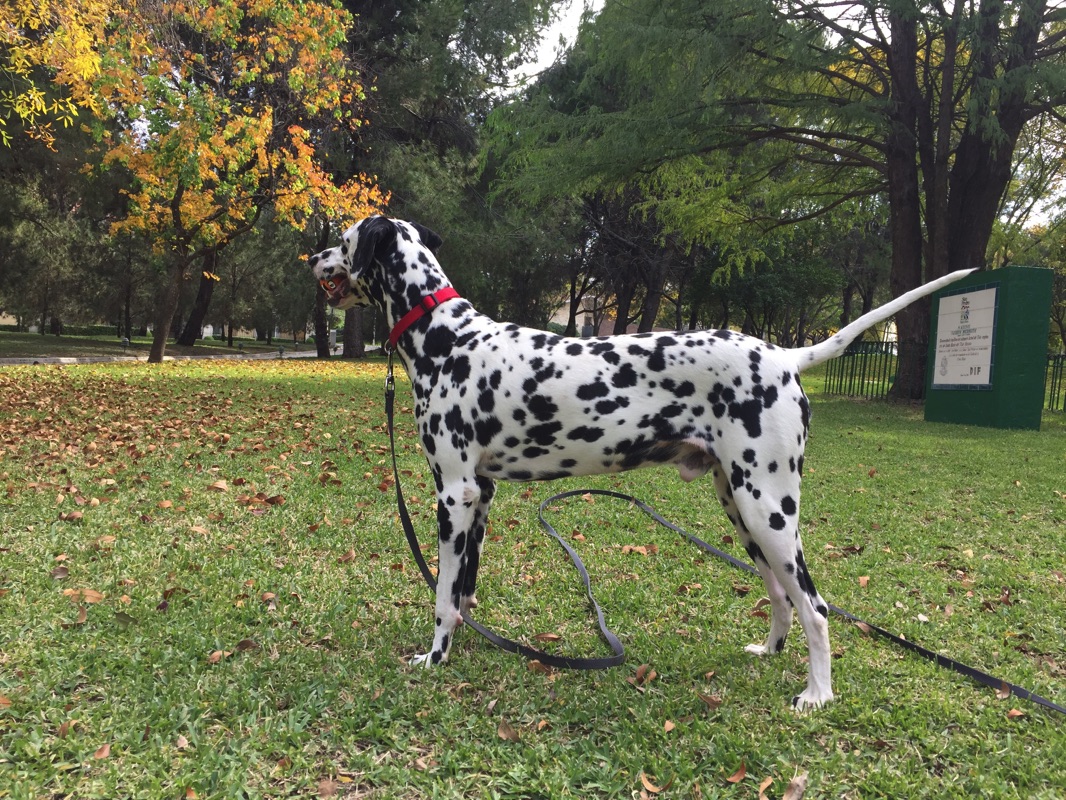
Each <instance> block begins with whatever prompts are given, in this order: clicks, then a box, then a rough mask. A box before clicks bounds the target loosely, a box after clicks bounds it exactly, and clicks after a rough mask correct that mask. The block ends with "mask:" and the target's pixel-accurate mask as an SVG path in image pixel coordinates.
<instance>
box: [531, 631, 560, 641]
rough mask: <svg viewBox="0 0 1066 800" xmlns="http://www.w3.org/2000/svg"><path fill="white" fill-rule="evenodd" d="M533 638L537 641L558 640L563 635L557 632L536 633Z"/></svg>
mask: <svg viewBox="0 0 1066 800" xmlns="http://www.w3.org/2000/svg"><path fill="white" fill-rule="evenodd" d="M533 638H534V639H536V640H537V641H538V642H558V641H559V640H560V639H562V638H563V637H562V636H560V635H559V634H557V633H538V634H535V635H534V636H533Z"/></svg>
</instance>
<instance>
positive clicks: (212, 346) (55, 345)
mask: <svg viewBox="0 0 1066 800" xmlns="http://www.w3.org/2000/svg"><path fill="white" fill-rule="evenodd" d="M239 344H240V345H241V346H243V348H244V351H245V352H247V353H249V354H251V353H277V352H278V346H279V345H280V346H282V347H284V348H285V349H286V350H287V351H291V350H292V349H293V343H292V342H291V341H277V342H274V343H273V344H269V345H268V344H267V343H266V342H257V341H253V340H250V339H244V340H241V341H240V343H239ZM300 346H301V348H311V347H313V345H310V344H308V345H300ZM151 349H152V339H151V337H136V336H135V337H134V338H133V339H132V340H131V341H130V343H129V345H127V346H126V347H123V346H122V340H121V339H119V338H118V337H106V336H55V335H53V334H48V333H46V334H44V335H43V336H42V335H41V334H39V333H10V332H7V331H2V332H0V358H47V357H60V358H98V357H108V356H132V357H139V358H147V357H148V353H149V352H150V351H151ZM239 352H241V351H240V349H239V347H238V344H237V343H236V340H235V344H234V346H233V347H229V346H228V345H227V344H226V343H225V342H223V341H219V340H216V339H201V340H199V341H198V342H197V343H196V344H195V345H193V346H192V347H182V346H180V345H176V344H174V343H173V342H171V343H170V344H168V345H167V353H166V354H167V355H168V356H192V355H196V356H223V355H235V354H237V353H239Z"/></svg>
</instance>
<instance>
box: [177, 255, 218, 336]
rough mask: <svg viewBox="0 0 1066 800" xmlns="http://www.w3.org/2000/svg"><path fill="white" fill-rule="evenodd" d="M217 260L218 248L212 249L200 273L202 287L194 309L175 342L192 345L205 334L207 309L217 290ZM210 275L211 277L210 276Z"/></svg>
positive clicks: (198, 292) (193, 306)
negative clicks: (215, 273) (215, 274)
mask: <svg viewBox="0 0 1066 800" xmlns="http://www.w3.org/2000/svg"><path fill="white" fill-rule="evenodd" d="M217 260H218V251H217V250H212V251H211V252H210V253H208V254H207V255H206V256H205V257H204V268H203V271H202V272H201V273H200V287H199V288H198V289H197V291H196V300H195V301H194V302H193V304H192V311H191V312H190V313H189V319H188V321H187V322H186V323H185V328H184V329H183V330H182V332H181V335H180V336H178V338H177V340H176V341H175V344H180V345H183V346H185V347H192V346H193V345H194V344H196V340H197V339H199V338H200V337H201V336H202V335H203V330H204V319H205V318H206V317H207V310H208V308H210V306H211V295H212V293H213V292H214V291H215V284H216V283H218V279H217V278H215V277H214V272H215V265H216V262H217ZM209 275H210V276H211V277H208V276H209Z"/></svg>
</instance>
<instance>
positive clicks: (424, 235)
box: [411, 222, 444, 255]
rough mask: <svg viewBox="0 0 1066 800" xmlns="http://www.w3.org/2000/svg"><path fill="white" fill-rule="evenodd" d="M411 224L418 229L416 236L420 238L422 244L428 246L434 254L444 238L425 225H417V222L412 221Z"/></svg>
mask: <svg viewBox="0 0 1066 800" xmlns="http://www.w3.org/2000/svg"><path fill="white" fill-rule="evenodd" d="M411 225H412V226H413V227H414V229H415V230H416V231H418V238H419V239H421V240H422V244H424V245H425V246H426V247H428V248H429V251H430V252H431V253H433V255H436V254H437V250H438V249H440V246H441V245H442V244H444V240H443V239H442V238H440V236H438V235H437V234H436V233H434V232H433V231H431V230H430V229H429V228H427V227H426V226H425V225H419V224H418V223H417V222H412V223H411Z"/></svg>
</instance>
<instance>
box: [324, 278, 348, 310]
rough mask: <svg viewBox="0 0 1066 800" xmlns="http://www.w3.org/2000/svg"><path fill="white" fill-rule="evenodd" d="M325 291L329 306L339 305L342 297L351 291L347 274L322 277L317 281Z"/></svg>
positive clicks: (342, 299)
mask: <svg viewBox="0 0 1066 800" xmlns="http://www.w3.org/2000/svg"><path fill="white" fill-rule="evenodd" d="M318 285H319V286H321V287H322V289H323V291H325V293H326V302H327V303H329V304H330V305H331V306H336V305H340V304H341V303H342V302H343V301H344V299H345V298H346V297H347V296H348V295H350V294H351V293H352V285H351V283H349V281H348V276H347V275H338V276H337V277H335V278H323V279H322V280H320V281H319V282H318Z"/></svg>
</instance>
